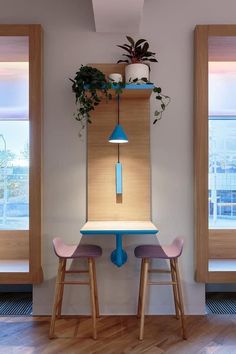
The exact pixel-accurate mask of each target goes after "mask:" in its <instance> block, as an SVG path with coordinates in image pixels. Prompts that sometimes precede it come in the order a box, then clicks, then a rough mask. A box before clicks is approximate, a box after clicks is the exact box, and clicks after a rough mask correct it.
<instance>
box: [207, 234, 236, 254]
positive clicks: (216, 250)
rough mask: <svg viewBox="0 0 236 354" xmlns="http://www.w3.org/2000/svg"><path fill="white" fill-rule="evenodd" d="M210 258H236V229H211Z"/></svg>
mask: <svg viewBox="0 0 236 354" xmlns="http://www.w3.org/2000/svg"><path fill="white" fill-rule="evenodd" d="M209 258H210V259H235V258H236V230H210V231H209Z"/></svg>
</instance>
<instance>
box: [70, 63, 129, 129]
mask: <svg viewBox="0 0 236 354" xmlns="http://www.w3.org/2000/svg"><path fill="white" fill-rule="evenodd" d="M70 80H71V81H72V83H73V84H72V91H73V92H74V93H75V99H76V106H77V112H76V113H75V114H74V117H75V119H76V120H78V121H79V122H80V123H81V129H84V128H85V126H86V123H87V122H88V123H92V121H91V112H92V111H94V109H95V107H96V106H98V105H99V103H100V102H101V100H102V98H103V97H105V98H106V99H107V100H111V99H112V94H111V92H110V91H109V90H110V89H111V88H113V89H115V95H118V94H121V93H122V88H123V87H124V86H125V85H124V84H122V83H112V82H110V81H107V79H106V76H105V75H104V73H103V72H101V71H100V70H98V69H96V68H93V67H90V66H83V65H81V67H80V69H79V71H77V72H76V76H75V78H74V79H70ZM80 134H81V133H80Z"/></svg>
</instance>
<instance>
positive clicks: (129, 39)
mask: <svg viewBox="0 0 236 354" xmlns="http://www.w3.org/2000/svg"><path fill="white" fill-rule="evenodd" d="M126 38H127V39H128V41H129V42H130V43H131V45H132V47H134V44H135V43H134V40H133V38H132V37H130V36H126Z"/></svg>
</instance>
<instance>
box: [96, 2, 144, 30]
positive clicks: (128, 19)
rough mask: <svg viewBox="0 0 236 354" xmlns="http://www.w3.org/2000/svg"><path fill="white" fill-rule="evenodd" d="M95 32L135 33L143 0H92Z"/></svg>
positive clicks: (138, 24)
mask: <svg viewBox="0 0 236 354" xmlns="http://www.w3.org/2000/svg"><path fill="white" fill-rule="evenodd" d="M92 3H93V12H94V21H95V28H96V32H107V33H137V32H139V27H140V22H141V18H142V12H143V3H144V0H92Z"/></svg>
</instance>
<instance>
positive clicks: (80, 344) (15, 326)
mask: <svg viewBox="0 0 236 354" xmlns="http://www.w3.org/2000/svg"><path fill="white" fill-rule="evenodd" d="M48 328H49V319H48V318H47V317H33V318H31V317H21V318H20V317H15V318H14V317H0V353H1V354H10V353H13V354H18V353H21V354H31V353H35V354H44V353H45V354H52V353H55V354H63V353H65V354H93V353H94V354H95V353H96V354H127V353H130V354H134V353H135V354H136V353H145V354H161V353H168V354H193V353H194V354H195V353H198V354H207V353H209V354H213V353H214V354H219V353H221V354H234V353H235V354H236V315H208V316H188V317H187V328H188V336H189V338H188V340H185V341H183V340H182V339H181V335H180V334H181V332H180V328H179V323H178V320H176V319H175V318H174V317H172V316H147V317H146V322H145V336H144V340H143V341H142V342H140V341H139V340H138V339H137V338H138V320H137V319H136V317H134V316H113V317H112V316H110V317H101V318H100V319H99V320H98V335H99V339H98V340H96V341H94V340H93V339H91V320H90V319H89V318H81V319H80V320H79V322H78V321H77V320H74V319H68V318H63V319H61V320H59V321H58V323H57V327H56V329H57V334H58V338H57V339H53V340H49V339H48V337H47V335H48Z"/></svg>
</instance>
